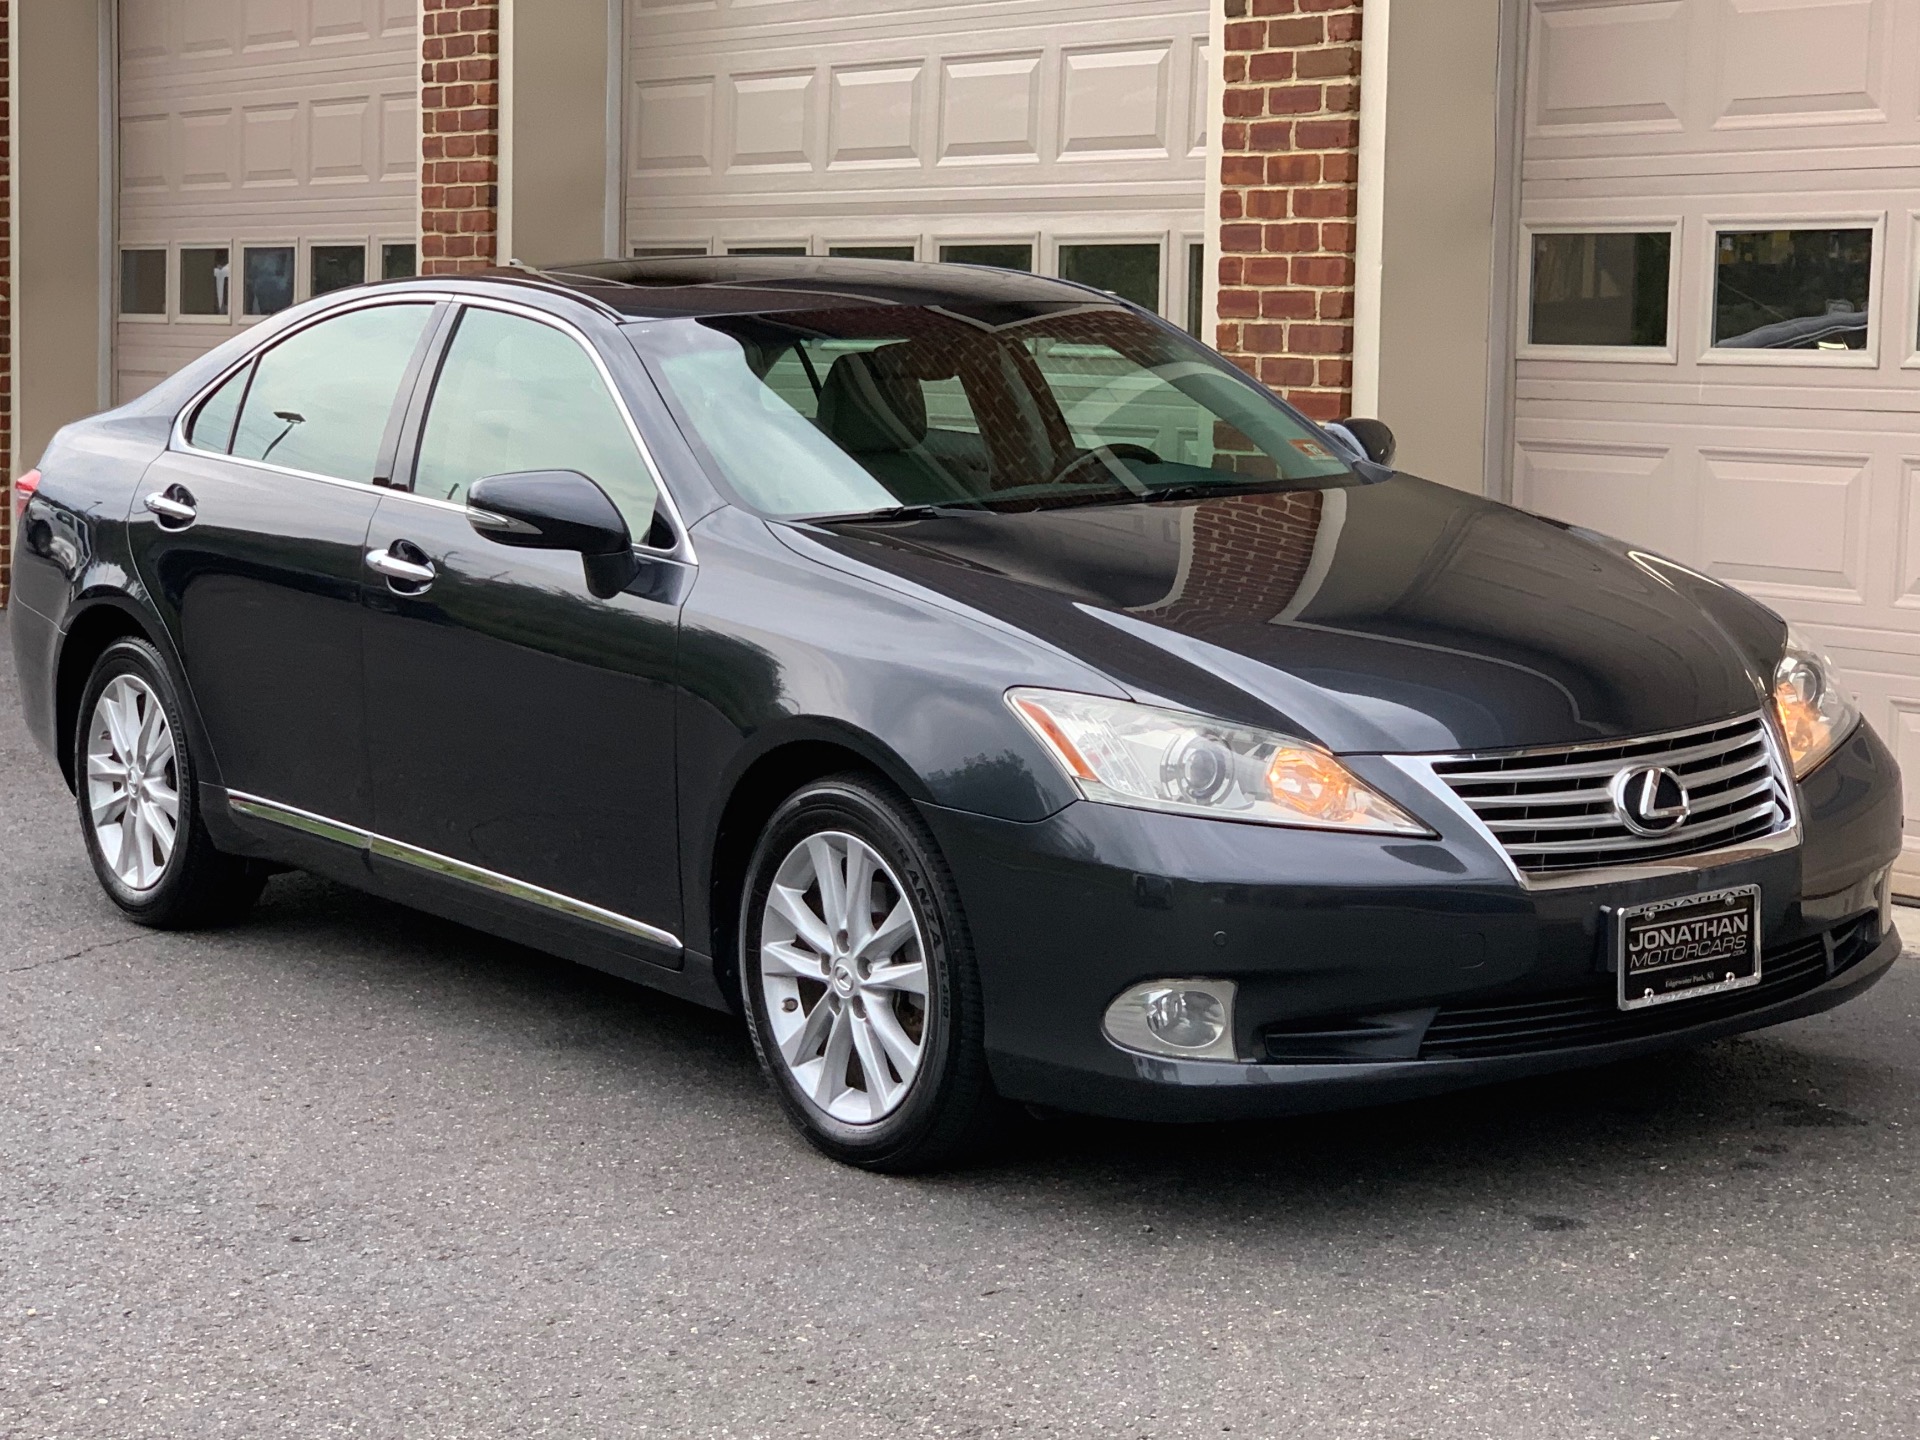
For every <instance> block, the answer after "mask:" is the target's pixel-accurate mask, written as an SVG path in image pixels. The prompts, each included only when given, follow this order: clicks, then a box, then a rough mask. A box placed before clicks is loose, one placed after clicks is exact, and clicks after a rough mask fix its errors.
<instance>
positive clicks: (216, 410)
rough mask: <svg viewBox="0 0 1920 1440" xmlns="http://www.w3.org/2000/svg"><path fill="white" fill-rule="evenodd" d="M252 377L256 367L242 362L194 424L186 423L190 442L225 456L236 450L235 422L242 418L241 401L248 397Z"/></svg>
mask: <svg viewBox="0 0 1920 1440" xmlns="http://www.w3.org/2000/svg"><path fill="white" fill-rule="evenodd" d="M252 376H253V366H251V365H243V366H241V367H240V368H239V369H238V370H236V371H234V372H233V374H231V375H229V376H228V377H227V382H226V384H224V385H222V386H221V387H220V388H219V389H218V390H216V391H214V392H213V394H211V395H209V396H208V397H207V399H206V403H205V404H203V405H202V406H201V407H200V410H199V413H198V414H196V415H195V416H194V417H193V423H192V424H191V425H189V426H187V443H188V444H189V445H192V446H194V447H195V448H196V449H200V450H212V451H214V452H216V453H217V454H221V455H225V454H228V453H230V452H231V451H232V449H233V424H234V421H236V420H238V419H239V418H240V402H241V401H242V400H243V399H245V398H246V394H247V381H248V380H249V379H251V378H252Z"/></svg>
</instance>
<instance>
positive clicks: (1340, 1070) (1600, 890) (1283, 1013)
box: [925, 725, 1901, 1120]
mask: <svg viewBox="0 0 1920 1440" xmlns="http://www.w3.org/2000/svg"><path fill="white" fill-rule="evenodd" d="M1800 809H1801V843H1800V844H1798V845H1796V846H1791V847H1789V848H1784V849H1778V850H1774V851H1770V852H1763V853H1747V854H1744V855H1740V856H1738V857H1736V858H1734V859H1732V860H1730V861H1729V862H1728V863H1725V864H1715V865H1712V866H1710V867H1705V868H1699V869H1695V870H1693V871H1691V872H1687V873H1681V874H1674V875H1667V876H1660V877H1654V878H1646V879H1639V880H1635V881H1632V882H1627V883H1616V884H1612V885H1607V886H1596V887H1590V888H1577V887H1576V888H1564V889H1552V890H1528V889H1527V888H1525V887H1524V886H1522V885H1520V884H1519V883H1518V882H1517V881H1516V880H1515V878H1514V875H1513V872H1512V871H1511V869H1510V868H1509V867H1508V866H1507V863H1506V861H1505V859H1504V857H1503V856H1501V855H1500V854H1499V853H1498V852H1497V851H1496V850H1494V849H1493V848H1492V847H1491V846H1489V845H1487V844H1485V843H1483V842H1482V841H1481V840H1480V839H1478V837H1476V836H1473V835H1470V834H1449V835H1446V836H1443V838H1442V839H1440V840H1438V841H1426V840H1414V841H1409V840H1404V839H1399V840H1396V839H1387V838H1382V837H1370V836H1351V835H1338V834H1327V833H1313V832H1306V831H1299V830H1285V829H1278V828H1269V827H1262V826H1251V825H1235V824H1230V823H1222V822H1216V821H1208V820H1196V819H1187V818H1185V817H1180V816H1172V815H1158V814H1150V813H1146V812H1139V811H1128V810H1120V809H1116V808H1114V807H1110V806H1102V805H1091V804H1076V805H1072V806H1069V807H1068V808H1067V809H1065V810H1063V811H1061V812H1059V813H1058V814H1056V815H1054V816H1053V817H1051V818H1049V819H1048V820H1046V821H1043V822H1040V823H1038V824H1031V825H1026V824H1016V823H1012V822H1006V821H997V820H991V819H986V818H983V817H980V816H975V815H965V814H960V813H958V812H953V811H944V810H939V809H937V808H932V807H929V808H928V809H927V810H926V812H925V813H926V816H927V819H928V822H929V824H930V825H932V827H933V829H934V832H935V835H936V837H937V839H938V840H939V842H940V844H941V847H942V849H943V851H944V852H945V854H946V856H947V858H948V859H949V861H950V862H951V863H952V865H953V868H954V871H955V875H956V878H957V880H958V882H959V886H960V891H961V895H962V897H963V899H964V901H965V903H966V907H967V916H968V922H969V925H970V928H971V930H972V933H973V941H974V949H975V953H976V955H977V956H978V958H979V965H980V971H981V980H982V986H983V992H984V996H985V1001H986V1009H987V1052H988V1059H989V1062H990V1064H991V1066H992V1070H993V1075H994V1079H995V1082H996V1084H997V1085H998V1086H999V1087H1000V1089H1001V1091H1002V1093H1003V1094H1006V1095H1007V1096H1009V1097H1010V1098H1013V1099H1018V1100H1024V1101H1030V1102H1035V1103H1043V1104H1047V1105H1051V1106H1056V1107H1059V1108H1063V1109H1072V1110H1080V1111H1085V1112H1088V1113H1096V1114H1106V1115H1115V1116H1122V1117H1128V1118H1139V1119H1160V1120H1204V1119H1221V1118H1235V1117H1246V1116H1257V1115H1273V1114H1287V1113H1299V1112H1303V1111H1310V1110H1319V1109H1328V1108H1336V1107H1340V1106H1345V1105H1353V1104H1365V1103H1373V1102H1376V1101H1382V1100H1391V1099H1400V1098H1406V1097H1410V1096H1416V1095H1426V1094H1433V1093H1437V1092H1440V1091H1444V1090H1450V1089H1456V1088H1460V1087H1463V1086H1467V1085H1473V1084H1478V1083H1483V1082H1486V1081H1491V1080H1499V1079H1505V1078H1511V1077H1514V1076H1520V1075H1530V1074H1539V1073H1543V1072H1546V1071H1551V1070H1560V1069H1567V1068H1572V1067H1576V1066H1583V1065H1594V1064H1604V1063H1608V1062H1610V1061H1615V1060H1621V1059H1628V1058H1632V1057H1634V1056H1638V1055H1644V1054H1649V1053H1653V1052H1655V1051H1658V1050H1661V1049H1666V1048H1671V1047H1674V1046H1677V1045H1686V1044H1694V1043H1699V1042H1702V1041H1706V1040H1712V1039H1718V1038H1720V1037H1722V1036H1725V1035H1730V1034H1735V1033H1738V1032H1740V1031H1743V1030H1751V1029H1756V1028H1759V1027H1761V1026H1765V1025H1772V1024H1777V1023H1779V1022H1781V1021H1783V1020H1790V1019H1794V1018H1796V1017H1798V1016H1802V1015H1808V1014H1813V1013H1815V1012H1817V1011H1820V1010H1824V1009H1828V1008H1831V1007H1832V1006H1834V1005H1838V1004H1841V1003H1843V1002H1844V1001H1846V1000H1848V999H1851V998H1852V997H1853V996H1854V995H1857V994H1859V993H1861V992H1862V991H1864V990H1865V989H1866V988H1868V987H1869V986H1870V985H1872V984H1873V983H1874V981H1876V980H1877V979H1879V978H1880V976H1881V975H1882V974H1884V973H1885V972H1886V970H1887V968H1888V966H1890V965H1891V964H1892V962H1893V960H1894V959H1895V958H1896V957H1897V956H1898V954H1899V939H1898V936H1897V935H1895V934H1894V933H1893V932H1892V931H1891V930H1890V929H1888V930H1885V931H1883V930H1882V928H1881V918H1880V906H1879V893H1878V882H1879V880H1880V879H1881V877H1882V876H1883V874H1884V872H1885V871H1886V869H1887V867H1888V866H1889V865H1890V864H1891V863H1892V861H1893V859H1894V857H1895V855H1896V854H1897V853H1898V851H1899V846H1900V828H1901V818H1900V800H1899V787H1898V775H1897V769H1896V767H1895V765H1894V762H1893V760H1892V757H1891V756H1890V755H1889V754H1888V753H1887V751H1886V749H1885V747H1884V746H1883V745H1882V744H1881V743H1880V741H1879V739H1878V738H1877V737H1876V736H1875V735H1874V734H1873V732H1872V731H1871V730H1870V729H1869V728H1867V727H1866V726H1865V725H1862V726H1861V727H1860V728H1859V729H1858V730H1857V731H1856V732H1855V733H1854V735H1853V736H1852V737H1851V738H1850V739H1849V740H1848V742H1847V743H1846V744H1845V745H1843V746H1842V747H1841V749H1840V750H1839V751H1838V752H1837V753H1836V754H1835V755H1834V756H1833V758H1832V759H1830V760H1829V761H1827V763H1826V764H1824V765H1823V766H1822V767H1821V768H1820V769H1819V770H1818V771H1816V772H1815V773H1814V774H1813V775H1811V776H1809V777H1808V779H1807V780H1806V781H1805V782H1804V783H1803V784H1802V786H1801V788H1800ZM1749 883H1751V884H1757V885H1759V886H1760V889H1761V896H1762V904H1763V926H1764V938H1763V973H1765V974H1766V975H1767V976H1768V982H1767V983H1763V984H1762V985H1761V986H1760V987H1758V988H1757V989H1754V990H1751V991H1743V992H1737V993H1736V994H1733V995H1728V996H1722V997H1714V998H1713V999H1701V1000H1695V1001H1682V1002H1678V1003H1676V1004H1674V1005H1671V1006H1666V1007H1661V1008H1660V1010H1658V1011H1654V1012H1644V1013H1645V1014H1646V1015H1647V1016H1648V1017H1649V1018H1648V1019H1647V1020H1646V1021H1644V1022H1642V1023H1638V1024H1624V1025H1623V1024H1618V1023H1613V1022H1615V1021H1616V1020H1618V1019H1621V1018H1622V1017H1619V1016H1618V1014H1617V1012H1615V1011H1613V1010H1612V1009H1611V998H1610V997H1611V996H1612V994H1613V988H1614V978H1613V976H1612V974H1611V973H1610V971H1609V970H1608V968H1607V967H1608V952H1609V947H1608V946H1607V945H1606V944H1605V943H1604V941H1605V937H1606V934H1607V919H1608V913H1609V911H1610V909H1611V908H1612V907H1617V906H1623V905H1635V904H1640V903H1643V902H1645V901H1650V900H1657V899H1663V898H1666V897H1669V896H1673V895H1681V894H1688V893H1693V892H1695V891H1703V890H1713V889H1720V888H1723V887H1728V886H1734V885H1743V884H1749ZM1769 961H1771V962H1772V963H1771V965H1769ZM1173 976H1211V977H1218V978H1226V979H1231V980H1233V981H1234V982H1235V983H1236V985H1237V987H1238V1004H1237V1006H1236V1013H1235V1024H1236V1049H1237V1051H1238V1054H1239V1055H1240V1056H1241V1057H1242V1059H1240V1060H1238V1061H1178V1060H1166V1059H1159V1058H1155V1057H1149V1056H1144V1055H1139V1054H1136V1053H1133V1052H1130V1051H1126V1050H1122V1049H1120V1048H1119V1047H1118V1046H1116V1045H1114V1044H1113V1043H1112V1042H1111V1041H1110V1040H1108V1039H1107V1038H1106V1037H1105V1035H1104V1034H1103V1033H1102V1031H1101V1017H1102V1015H1103V1014H1104V1012H1105V1009H1106V1006H1107V1005H1108V1004H1109V1003H1110V1002H1111V1001H1112V999H1113V998H1114V997H1115V996H1116V995H1118V994H1119V993H1120V992H1121V991H1122V990H1124V989H1126V988H1127V987H1128V986H1130V985H1134V984H1138V983H1140V982H1142V981H1145V980H1150V979H1154V978H1158V977H1173ZM1542 1016H1545V1017H1550V1018H1551V1022H1552V1023H1545V1024H1542V1023H1533V1022H1534V1021H1535V1020H1537V1019H1538V1017H1542ZM1510 1022H1511V1023H1510Z"/></svg>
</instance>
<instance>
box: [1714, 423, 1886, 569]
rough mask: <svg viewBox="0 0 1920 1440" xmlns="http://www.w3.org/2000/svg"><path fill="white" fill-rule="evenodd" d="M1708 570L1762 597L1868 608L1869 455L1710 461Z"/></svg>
mask: <svg viewBox="0 0 1920 1440" xmlns="http://www.w3.org/2000/svg"><path fill="white" fill-rule="evenodd" d="M1700 459H1701V462H1702V463H1701V467H1700V487H1699V498H1700V524H1699V534H1700V547H1701V548H1700V561H1701V563H1702V564H1703V565H1704V567H1705V569H1706V570H1707V572H1708V573H1709V574H1712V575H1714V576H1715V577H1717V578H1719V579H1723V580H1731V581H1733V582H1734V583H1736V584H1740V585H1742V586H1744V587H1745V588H1746V589H1749V590H1751V591H1753V592H1754V593H1756V594H1761V595H1765V596H1769V597H1773V598H1778V599H1805V600H1815V601H1824V602H1826V603H1829V604H1843V605H1859V604H1864V603H1865V601H1866V595H1865V593H1864V582H1865V578H1866V559H1867V556H1866V549H1867V532H1866V522H1867V484H1868V475H1869V470H1870V467H1871V465H1872V461H1871V459H1870V458H1869V457H1868V456H1865V455H1818V454H1807V453H1793V452H1789V451H1783V450H1719V449H1708V450H1703V451H1701V452H1700Z"/></svg>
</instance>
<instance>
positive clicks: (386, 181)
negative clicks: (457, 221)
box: [115, 0, 419, 399]
mask: <svg viewBox="0 0 1920 1440" xmlns="http://www.w3.org/2000/svg"><path fill="white" fill-rule="evenodd" d="M414 4H415V0H121V6H120V29H119V34H120V42H121V64H120V97H119V99H120V113H121V116H122V120H121V124H120V187H119V216H118V221H119V231H120V242H121V245H122V246H123V247H124V248H127V249H136V250H147V251H151V250H163V251H164V252H165V254H166V266H167V272H168V282H167V307H166V312H165V313H164V314H162V315H159V316H153V317H148V316H141V317H139V318H137V319H134V318H129V317H126V316H122V318H121V319H120V321H119V323H118V324H117V325H116V327H115V343H116V358H115V373H116V393H117V394H118V396H119V397H120V398H121V399H129V398H132V396H134V395H137V394H139V393H140V392H141V391H142V390H144V389H146V388H148V387H149V386H150V385H151V384H152V383H154V381H155V380H157V379H158V378H160V377H162V376H164V375H167V374H169V373H171V372H172V371H173V370H175V369H177V368H178V367H179V366H180V365H182V364H185V363H187V362H188V361H190V360H192V359H194V358H195V357H196V356H198V355H200V354H203V353H205V351H207V350H208V349H211V348H212V347H213V346H214V345H217V344H219V343H220V342H221V341H222V340H224V339H226V338H227V337H228V336H230V335H232V334H233V333H235V331H236V330H237V329H238V328H239V327H240V326H242V325H243V324H245V323H248V319H247V317H245V316H243V315H241V314H240V313H239V311H240V301H241V297H242V295H243V294H244V287H243V286H242V284H241V283H240V281H239V270H240V266H241V265H242V264H243V263H244V252H245V248H246V246H248V245H249V244H255V245H269V244H270V245H282V246H289V245H290V246H292V247H294V249H295V252H296V261H295V277H296V278H295V288H294V298H295V299H301V298H305V295H306V292H307V289H308V286H309V281H310V274H311V271H310V266H309V257H308V248H309V247H310V246H311V245H312V244H314V243H316V242H318V243H323V244H327V243H333V244H350V245H351V244H358V245H363V246H365V247H366V250H367V273H368V274H369V275H373V274H378V273H379V271H378V265H379V256H380V252H379V249H378V247H379V246H380V245H381V244H382V243H383V242H392V243H403V244H404V243H410V242H412V241H413V240H414V239H415V237H416V235H417V231H418V225H419V209H418V194H419V180H418V175H419V158H418V157H419V133H418V125H419V91H418V86H419V74H418V72H419V57H418V45H417V41H416V38H415V35H416V21H415V12H414ZM183 248H193V249H216V250H221V249H223V250H226V251H227V252H228V261H227V266H228V274H227V277H226V279H227V295H228V298H229V302H230V303H229V312H228V313H227V314H226V315H224V316H212V317H209V316H201V315H185V314H182V313H181V308H180V307H181V295H182V291H183V289H184V288H185V281H184V279H183V277H182V275H181V272H180V267H181V264H182V257H181V251H182V249H183Z"/></svg>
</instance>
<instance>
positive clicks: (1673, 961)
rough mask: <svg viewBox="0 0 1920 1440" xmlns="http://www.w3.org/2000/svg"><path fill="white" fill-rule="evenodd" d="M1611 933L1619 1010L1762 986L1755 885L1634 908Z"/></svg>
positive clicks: (1617, 918) (1623, 913) (1621, 915)
mask: <svg viewBox="0 0 1920 1440" xmlns="http://www.w3.org/2000/svg"><path fill="white" fill-rule="evenodd" d="M1613 933H1614V960H1615V962H1616V968H1617V969H1618V971H1619V974H1620V1008H1621V1009H1622V1010H1640V1009H1644V1008H1645V1007H1647V1006H1649V1005H1665V1004H1666V1003H1668V1002H1669V1001H1672V1000H1688V999H1691V998H1693V997H1694V996H1696V995H1718V994H1720V993H1721V992H1723V991H1726V990H1744V989H1746V988H1747V987H1748V986H1749V985H1758V984H1759V983H1760V887H1759V886H1758V885H1741V886H1738V887H1736V888H1734V889H1732V890H1715V891H1712V892H1711V893H1709V894H1705V895H1688V896H1685V897H1683V898H1681V899H1678V900H1658V901H1655V902H1654V903H1653V904H1651V905H1635V906H1632V907H1630V908H1628V909H1625V910H1621V911H1619V912H1618V913H1617V914H1616V915H1615V917H1614V932H1613Z"/></svg>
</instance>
